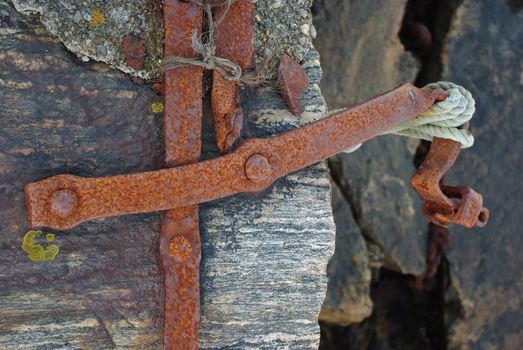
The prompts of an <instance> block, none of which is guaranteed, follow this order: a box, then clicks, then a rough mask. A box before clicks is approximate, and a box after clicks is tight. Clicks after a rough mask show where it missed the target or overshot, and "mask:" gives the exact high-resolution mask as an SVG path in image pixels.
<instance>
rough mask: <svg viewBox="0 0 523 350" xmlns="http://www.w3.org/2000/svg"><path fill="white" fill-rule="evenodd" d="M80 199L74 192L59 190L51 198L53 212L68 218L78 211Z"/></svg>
mask: <svg viewBox="0 0 523 350" xmlns="http://www.w3.org/2000/svg"><path fill="white" fill-rule="evenodd" d="M77 204H78V197H77V195H76V193H75V192H74V191H72V190H65V189H63V190H58V191H56V192H55V193H53V195H52V196H51V208H50V209H51V212H52V213H53V214H55V215H58V216H60V217H66V216H68V215H70V214H71V213H73V212H74V211H75V210H76V206H77Z"/></svg>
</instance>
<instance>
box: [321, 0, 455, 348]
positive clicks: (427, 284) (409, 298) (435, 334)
mask: <svg viewBox="0 0 523 350" xmlns="http://www.w3.org/2000/svg"><path fill="white" fill-rule="evenodd" d="M461 3H462V0H409V1H408V3H407V5H406V10H405V16H404V19H403V24H402V29H401V31H400V33H399V37H400V40H401V42H402V43H403V45H404V46H405V49H406V50H407V51H410V52H411V53H412V54H413V55H414V56H416V57H417V58H418V59H419V60H420V62H421V69H420V71H419V73H418V75H417V78H416V81H415V85H416V86H419V87H421V86H424V85H426V84H428V83H430V82H434V81H438V80H440V79H441V76H442V71H443V62H444V58H443V55H444V48H445V47H444V44H445V39H446V36H447V34H448V32H449V29H450V23H451V20H452V17H453V15H454V13H455V11H456V10H457V8H458V7H459V5H460V4H461ZM333 25H335V24H333ZM429 147H430V144H429V143H426V142H422V143H420V147H418V150H417V152H416V155H415V159H414V162H415V163H416V165H419V164H420V163H421V162H422V160H423V159H424V158H425V156H426V154H427V152H428V149H429ZM329 168H330V170H331V176H332V179H333V181H334V182H335V183H336V184H337V185H338V187H339V188H340V190H341V192H342V194H343V196H344V198H345V200H346V201H347V202H348V203H349V205H350V208H351V211H352V215H353V217H354V220H355V221H356V223H357V225H358V226H359V228H360V230H361V232H362V235H363V236H364V238H365V239H366V240H367V241H369V242H372V243H376V239H375V238H374V235H373V229H372V226H371V225H370V224H369V223H368V222H366V221H365V220H364V218H363V215H362V208H361V205H360V203H359V202H358V199H357V198H356V197H355V194H354V190H353V188H352V187H351V184H350V182H349V180H348V179H347V178H346V176H345V174H344V173H343V169H342V167H341V163H340V161H339V159H337V158H333V159H331V160H329ZM427 237H428V238H427V239H428V247H427V270H426V271H425V273H424V274H423V275H422V276H419V277H418V278H416V277H413V276H407V275H403V274H401V273H398V272H395V271H392V270H390V269H386V268H382V269H380V270H377V271H374V276H373V282H372V286H371V297H372V300H373V302H374V308H373V313H372V315H371V316H370V317H369V318H367V319H366V320H364V321H363V322H361V323H359V324H353V325H350V326H347V327H342V326H335V325H327V324H321V332H322V333H321V335H322V338H321V344H320V349H322V350H338V349H344V350H346V349H358V350H359V349H369V350H371V349H372V350H375V349H378V350H381V349H383V350H385V349H400V350H401V349H416V350H417V349H427V350H432V349H433V350H444V349H447V347H448V344H447V327H446V326H447V323H446V322H447V321H448V320H449V319H450V320H451V319H453V318H456V317H459V314H460V313H461V312H462V310H461V305H459V303H456V304H455V305H449V304H448V302H447V301H446V298H445V296H446V295H447V294H448V292H449V289H450V290H451V289H452V288H451V286H450V275H449V268H448V261H447V260H446V258H445V255H444V253H445V251H446V249H447V248H448V246H449V244H450V243H449V234H448V231H447V230H446V229H441V228H434V226H433V225H428V232H427Z"/></svg>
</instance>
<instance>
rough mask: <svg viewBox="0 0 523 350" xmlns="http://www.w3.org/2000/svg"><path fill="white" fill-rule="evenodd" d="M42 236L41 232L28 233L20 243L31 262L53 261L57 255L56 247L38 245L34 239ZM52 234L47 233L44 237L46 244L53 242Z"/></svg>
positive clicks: (57, 249)
mask: <svg viewBox="0 0 523 350" xmlns="http://www.w3.org/2000/svg"><path fill="white" fill-rule="evenodd" d="M41 234H42V231H40V230H39V231H28V232H27V233H26V234H25V236H24V240H23V242H22V249H23V250H24V252H26V253H27V255H28V257H29V259H31V260H33V261H44V260H53V259H54V258H55V257H56V256H57V255H58V252H59V251H60V249H59V248H58V246H57V245H54V244H52V245H50V246H47V247H43V246H42V245H40V244H38V243H37V242H36V241H35V239H36V238H37V237H38V236H40V235H41ZM54 237H55V236H54V234H52V233H48V234H46V235H45V238H46V240H47V241H48V242H51V241H53V240H54Z"/></svg>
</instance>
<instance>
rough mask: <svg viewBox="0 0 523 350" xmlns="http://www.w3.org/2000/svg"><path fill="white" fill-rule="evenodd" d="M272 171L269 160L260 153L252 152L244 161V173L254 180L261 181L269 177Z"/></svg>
mask: <svg viewBox="0 0 523 350" xmlns="http://www.w3.org/2000/svg"><path fill="white" fill-rule="evenodd" d="M271 173H272V168H271V165H270V164H269V160H268V159H267V158H266V157H265V156H262V155H261V154H254V155H252V156H250V158H249V159H247V162H246V163H245V174H246V175H247V178H248V179H249V180H251V181H254V182H263V181H265V180H267V179H269V178H270V176H271Z"/></svg>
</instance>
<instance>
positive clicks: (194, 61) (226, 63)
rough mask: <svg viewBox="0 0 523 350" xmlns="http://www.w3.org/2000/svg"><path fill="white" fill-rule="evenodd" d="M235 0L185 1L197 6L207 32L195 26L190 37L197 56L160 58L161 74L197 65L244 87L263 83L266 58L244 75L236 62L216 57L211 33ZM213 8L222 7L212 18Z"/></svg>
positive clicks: (264, 81) (264, 82)
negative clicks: (205, 21)
mask: <svg viewBox="0 0 523 350" xmlns="http://www.w3.org/2000/svg"><path fill="white" fill-rule="evenodd" d="M236 1H237V0H224V1H222V2H210V1H204V0H189V2H191V3H193V4H194V5H197V6H199V7H201V8H202V9H203V10H204V12H205V16H206V17H207V24H208V30H207V32H205V33H202V34H201V35H198V33H197V31H196V29H195V30H194V31H193V34H192V36H191V43H192V48H193V50H194V52H196V53H197V54H198V56H199V57H197V58H190V57H181V56H167V57H165V58H164V59H163V62H162V66H161V70H162V73H165V72H166V71H168V70H170V69H176V68H180V67H187V66H197V67H202V68H203V69H206V70H217V71H219V72H220V73H221V75H222V76H223V77H224V78H225V79H227V80H231V81H236V82H237V83H238V84H242V85H247V86H257V85H262V84H267V83H268V82H267V81H266V80H265V79H263V78H262V74H263V72H262V69H264V68H265V66H266V65H267V64H268V61H269V58H267V59H266V60H263V61H262V63H261V65H255V67H254V71H253V72H249V74H244V73H243V72H242V69H241V67H240V66H239V65H238V64H236V63H234V62H232V61H230V60H228V59H226V58H223V57H218V56H216V45H215V43H214V32H215V31H216V28H217V27H218V25H219V24H220V23H221V22H222V21H223V19H224V18H225V16H226V15H227V13H228V12H229V9H230V8H231V5H232V4H234V3H235V2H236ZM215 7H223V12H222V14H221V16H220V17H218V18H216V19H215V18H214V17H213V13H212V10H213V8H215Z"/></svg>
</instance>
